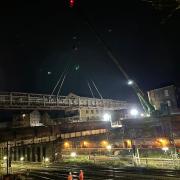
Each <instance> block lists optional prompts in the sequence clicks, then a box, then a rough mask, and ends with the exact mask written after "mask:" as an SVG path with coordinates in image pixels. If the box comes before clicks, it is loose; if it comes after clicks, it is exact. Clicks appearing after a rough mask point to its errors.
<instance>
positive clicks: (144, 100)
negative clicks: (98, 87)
mask: <svg viewBox="0 0 180 180" xmlns="http://www.w3.org/2000/svg"><path fill="white" fill-rule="evenodd" d="M71 1H72V0H70V4H71ZM71 8H73V6H71ZM75 10H76V9H75ZM76 14H78V15H79V17H80V18H82V19H83V22H85V24H87V26H88V27H89V28H90V30H91V31H92V32H93V33H94V35H95V36H96V38H97V40H98V41H99V42H100V43H101V44H102V46H103V48H104V50H105V51H106V53H107V55H108V56H109V58H110V59H111V60H112V61H113V62H114V64H115V65H116V66H117V68H118V69H119V70H120V72H121V73H122V74H123V76H124V77H125V79H126V80H127V84H128V85H130V86H131V87H132V88H133V90H134V92H135V93H136V95H137V97H138V98H139V101H140V103H141V105H142V108H143V110H144V112H145V113H146V114H149V115H154V114H155V112H156V110H155V108H154V106H153V105H152V104H151V103H150V102H149V99H148V97H147V96H146V94H145V93H144V92H143V91H142V90H141V89H140V87H139V86H138V84H137V83H136V82H135V81H133V80H132V79H131V78H130V77H129V75H128V74H127V72H126V71H125V70H124V68H123V67H122V66H121V65H120V63H119V61H118V58H117V57H116V56H115V55H114V54H113V52H112V50H111V48H110V47H109V46H108V45H107V44H106V42H105V41H104V39H103V38H102V36H101V34H100V33H99V32H98V31H97V30H96V28H95V27H94V25H93V24H92V23H91V22H90V20H89V19H88V18H87V16H85V14H84V13H83V12H82V11H81V10H80V8H78V9H77V11H76Z"/></svg>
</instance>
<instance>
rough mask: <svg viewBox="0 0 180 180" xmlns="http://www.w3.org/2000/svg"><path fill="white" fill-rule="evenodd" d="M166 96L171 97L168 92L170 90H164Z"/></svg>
mask: <svg viewBox="0 0 180 180" xmlns="http://www.w3.org/2000/svg"><path fill="white" fill-rule="evenodd" d="M164 95H165V96H166V97H167V96H169V92H168V90H167V89H166V90H164Z"/></svg>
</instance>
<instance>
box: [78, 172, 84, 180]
mask: <svg viewBox="0 0 180 180" xmlns="http://www.w3.org/2000/svg"><path fill="white" fill-rule="evenodd" d="M79 180H84V173H83V171H82V170H80V173H79Z"/></svg>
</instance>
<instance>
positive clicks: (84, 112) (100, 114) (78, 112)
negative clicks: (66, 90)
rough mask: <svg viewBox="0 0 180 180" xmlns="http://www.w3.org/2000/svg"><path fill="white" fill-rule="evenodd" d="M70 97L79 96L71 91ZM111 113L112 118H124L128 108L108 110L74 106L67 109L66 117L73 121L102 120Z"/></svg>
mask: <svg viewBox="0 0 180 180" xmlns="http://www.w3.org/2000/svg"><path fill="white" fill-rule="evenodd" d="M68 97H71V98H78V97H79V96H77V95H76V94H73V93H70V94H69V95H68ZM107 113H108V114H111V117H112V120H114V119H116V120H119V119H120V118H124V117H125V116H126V115H125V113H126V114H127V110H124V109H122V110H118V111H106V110H105V109H95V108H94V109H93V108H90V107H74V108H68V109H66V110H65V118H66V119H68V120H69V121H71V122H83V121H102V120H103V118H104V115H105V114H107Z"/></svg>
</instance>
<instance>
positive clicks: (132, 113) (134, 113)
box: [130, 109, 139, 116]
mask: <svg viewBox="0 0 180 180" xmlns="http://www.w3.org/2000/svg"><path fill="white" fill-rule="evenodd" d="M130 114H131V116H137V115H138V114H139V112H138V110H137V109H131V111H130Z"/></svg>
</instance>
